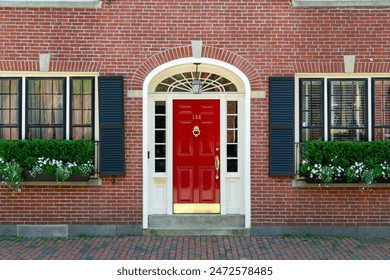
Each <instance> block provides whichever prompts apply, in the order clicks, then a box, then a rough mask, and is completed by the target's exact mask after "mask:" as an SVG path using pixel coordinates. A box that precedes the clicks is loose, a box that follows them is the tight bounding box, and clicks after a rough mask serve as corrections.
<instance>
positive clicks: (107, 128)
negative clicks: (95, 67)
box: [99, 76, 125, 176]
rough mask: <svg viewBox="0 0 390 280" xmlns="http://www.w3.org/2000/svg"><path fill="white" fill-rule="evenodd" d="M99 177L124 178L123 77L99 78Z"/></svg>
mask: <svg viewBox="0 0 390 280" xmlns="http://www.w3.org/2000/svg"><path fill="white" fill-rule="evenodd" d="M99 118H100V124H99V125H100V135H99V136H100V145H99V147H100V176H124V175H125V158H124V154H125V152H124V109H123V77H120V76H111V77H99Z"/></svg>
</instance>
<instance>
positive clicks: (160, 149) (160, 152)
mask: <svg viewBox="0 0 390 280" xmlns="http://www.w3.org/2000/svg"><path fill="white" fill-rule="evenodd" d="M155 157H156V158H165V145H156V149H155Z"/></svg>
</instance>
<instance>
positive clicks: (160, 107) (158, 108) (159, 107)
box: [155, 101, 165, 114]
mask: <svg viewBox="0 0 390 280" xmlns="http://www.w3.org/2000/svg"><path fill="white" fill-rule="evenodd" d="M155 113H156V114H165V101H156V105H155Z"/></svg>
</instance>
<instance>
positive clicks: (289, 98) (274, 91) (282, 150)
mask: <svg viewBox="0 0 390 280" xmlns="http://www.w3.org/2000/svg"><path fill="white" fill-rule="evenodd" d="M269 175H270V176H293V175H294V77H270V78H269Z"/></svg>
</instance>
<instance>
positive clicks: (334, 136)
mask: <svg viewBox="0 0 390 280" xmlns="http://www.w3.org/2000/svg"><path fill="white" fill-rule="evenodd" d="M369 84H371V86H370V87H369V86H368V85H369ZM299 85H300V86H299V92H300V94H299V122H300V133H299V135H300V141H301V142H303V141H309V140H329V141H345V140H349V141H365V140H389V139H390V78H364V79H363V78H360V79H333V78H323V79H318V78H302V79H300V80H299ZM325 91H326V92H325Z"/></svg>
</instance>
